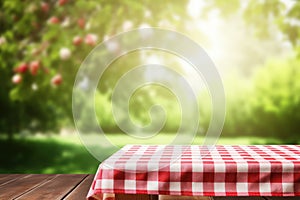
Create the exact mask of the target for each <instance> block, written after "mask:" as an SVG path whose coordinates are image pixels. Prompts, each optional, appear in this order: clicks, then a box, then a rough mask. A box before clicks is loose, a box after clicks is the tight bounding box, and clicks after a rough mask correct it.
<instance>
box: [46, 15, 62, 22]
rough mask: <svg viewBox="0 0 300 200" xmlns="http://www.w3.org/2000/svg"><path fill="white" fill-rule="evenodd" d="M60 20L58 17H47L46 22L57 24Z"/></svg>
mask: <svg viewBox="0 0 300 200" xmlns="http://www.w3.org/2000/svg"><path fill="white" fill-rule="evenodd" d="M59 22H60V20H59V19H58V17H55V16H53V17H51V18H50V19H48V23H49V24H59Z"/></svg>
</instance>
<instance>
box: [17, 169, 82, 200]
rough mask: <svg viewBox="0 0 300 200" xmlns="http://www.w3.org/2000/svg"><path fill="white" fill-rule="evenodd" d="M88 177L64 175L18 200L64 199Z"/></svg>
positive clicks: (45, 183)
mask: <svg viewBox="0 0 300 200" xmlns="http://www.w3.org/2000/svg"><path fill="white" fill-rule="evenodd" d="M86 176H87V175H83V174H64V175H57V176H56V177H55V178H53V179H51V180H49V181H47V182H44V183H43V184H42V185H40V186H39V187H36V188H35V189H33V190H31V191H29V192H27V193H26V194H24V195H22V196H20V197H19V198H17V199H18V200H23V199H24V200H25V199H26V200H27V199H30V200H40V199H62V198H64V197H65V196H66V195H67V194H69V192H70V191H71V190H73V188H75V187H76V186H77V185H78V184H79V183H80V182H81V181H82V180H83V179H84V178H85V177H86Z"/></svg>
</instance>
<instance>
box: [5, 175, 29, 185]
mask: <svg viewBox="0 0 300 200" xmlns="http://www.w3.org/2000/svg"><path fill="white" fill-rule="evenodd" d="M25 176H28V174H1V175H0V186H2V185H5V184H7V183H10V182H12V181H16V180H17V179H20V178H23V177H25Z"/></svg>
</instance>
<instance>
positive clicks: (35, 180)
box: [0, 174, 53, 199]
mask: <svg viewBox="0 0 300 200" xmlns="http://www.w3.org/2000/svg"><path fill="white" fill-rule="evenodd" d="M49 178H50V179H51V178H53V176H52V177H51V176H50V175H46V174H45V175H27V176H24V177H21V178H19V179H17V180H16V181H11V182H9V183H7V184H5V185H2V186H0V199H13V198H16V197H18V196H20V195H22V194H23V193H26V192H27V191H29V190H32V189H33V188H35V187H37V186H38V185H40V184H42V183H43V182H45V181H47V180H48V179H49Z"/></svg>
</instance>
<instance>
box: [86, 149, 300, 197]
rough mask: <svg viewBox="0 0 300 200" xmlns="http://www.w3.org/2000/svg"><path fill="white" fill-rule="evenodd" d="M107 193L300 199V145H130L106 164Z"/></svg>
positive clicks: (95, 188) (102, 178)
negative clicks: (286, 197) (299, 197)
mask: <svg viewBox="0 0 300 200" xmlns="http://www.w3.org/2000/svg"><path fill="white" fill-rule="evenodd" d="M104 193H125V194H163V195H187V196H300V145H264V146H262V145H258V146H256V145H250V146H243V145H239V146H237V145H236V146H229V145H228V146H215V147H210V146H194V145H192V146H170V145H169V146H164V145H150V146H147V145H127V146H125V147H124V148H122V149H121V150H120V151H118V152H117V153H115V154H114V155H112V156H111V157H110V158H108V159H107V160H105V161H104V162H103V163H102V164H100V166H99V169H98V172H97V174H96V176H95V179H94V181H93V183H92V186H91V189H90V191H89V194H88V197H97V196H98V197H100V196H102V194H104Z"/></svg>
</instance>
